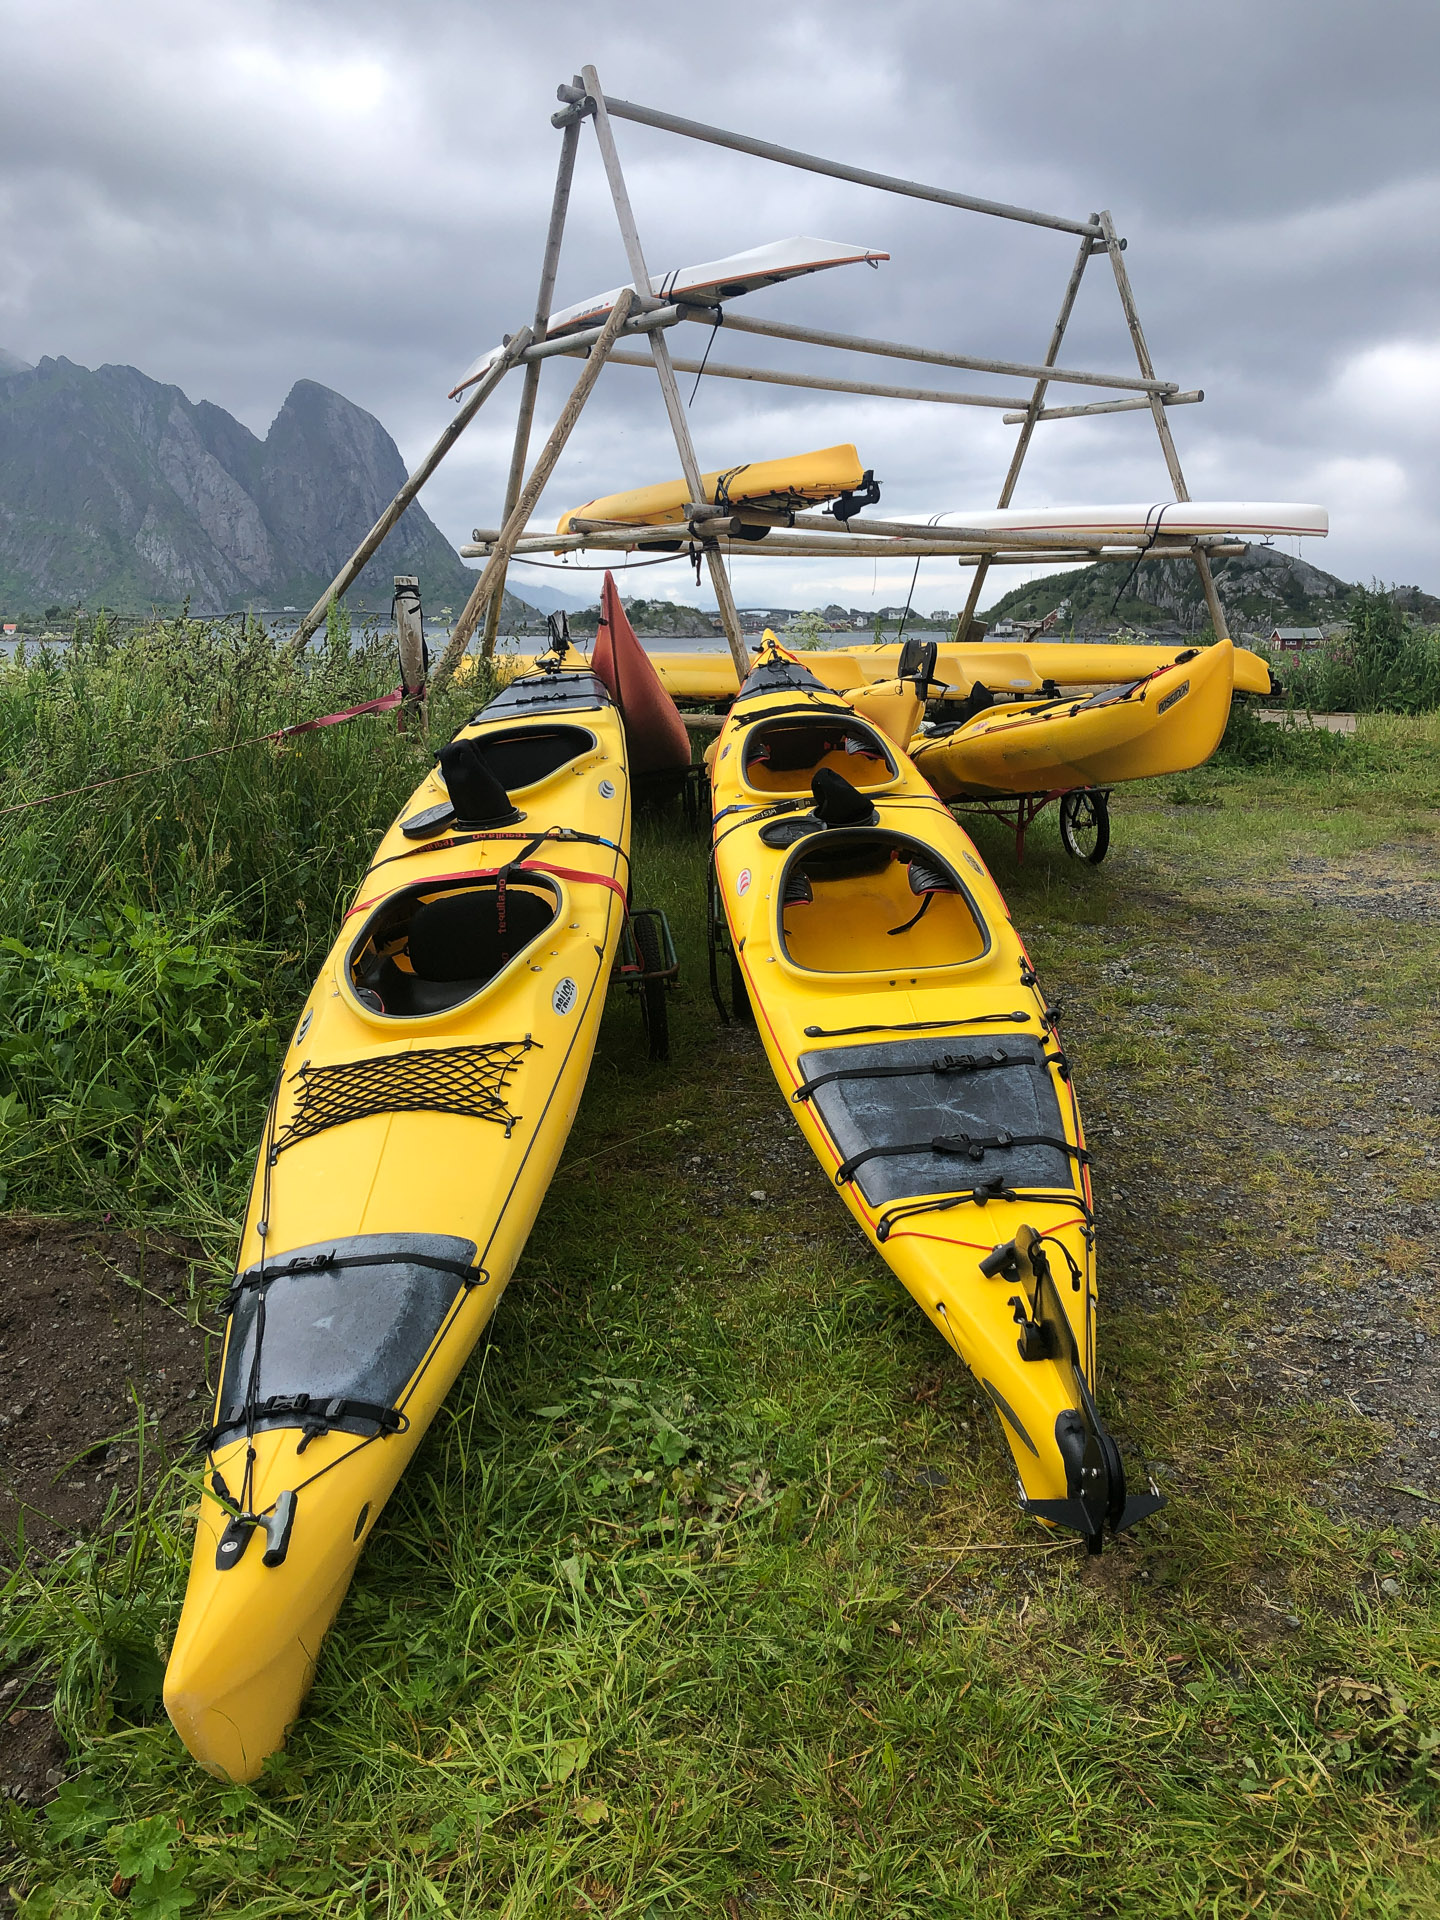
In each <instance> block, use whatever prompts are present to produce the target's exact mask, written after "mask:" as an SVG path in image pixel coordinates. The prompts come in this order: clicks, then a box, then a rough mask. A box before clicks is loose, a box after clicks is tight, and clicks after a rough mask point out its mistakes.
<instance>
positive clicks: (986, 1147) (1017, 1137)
mask: <svg viewBox="0 0 1440 1920" xmlns="http://www.w3.org/2000/svg"><path fill="white" fill-rule="evenodd" d="M1012 1147H1053V1148H1054V1150H1055V1151H1056V1152H1057V1153H1066V1154H1069V1156H1070V1158H1071V1159H1072V1160H1075V1161H1078V1163H1079V1164H1080V1165H1081V1166H1082V1167H1083V1166H1088V1164H1089V1161H1090V1156H1089V1154H1088V1153H1086V1151H1085V1149H1084V1148H1083V1147H1073V1146H1071V1144H1070V1142H1069V1141H1068V1140H1065V1139H1062V1138H1061V1137H1060V1136H1059V1135H1058V1134H1053V1133H1007V1132H1005V1131H1004V1129H1003V1128H1002V1129H1001V1131H1000V1132H999V1133H991V1134H985V1135H980V1134H970V1133H937V1134H935V1135H933V1136H932V1137H931V1138H930V1139H929V1140H902V1141H898V1142H896V1143H895V1144H894V1145H893V1146H888V1147H866V1148H865V1150H864V1152H863V1153H852V1154H851V1156H850V1158H849V1159H848V1160H842V1161H841V1163H840V1166H839V1168H838V1169H837V1170H836V1174H835V1184H836V1186H837V1187H843V1186H844V1185H845V1184H846V1182H847V1181H849V1180H853V1179H854V1177H855V1171H856V1169H857V1168H858V1167H863V1166H864V1164H865V1162H866V1161H867V1160H889V1159H894V1158H897V1157H899V1156H901V1155H910V1154H918V1153H938V1154H941V1155H943V1156H945V1157H947V1158H953V1159H965V1160H975V1161H981V1160H983V1159H984V1158H985V1156H986V1154H987V1153H1005V1152H1007V1151H1008V1150H1009V1149H1010V1148H1012Z"/></svg>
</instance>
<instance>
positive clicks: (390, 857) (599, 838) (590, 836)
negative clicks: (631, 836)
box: [365, 827, 630, 879]
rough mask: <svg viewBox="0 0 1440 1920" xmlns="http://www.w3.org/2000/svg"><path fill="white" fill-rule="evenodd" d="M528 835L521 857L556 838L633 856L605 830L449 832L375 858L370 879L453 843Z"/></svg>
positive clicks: (463, 844) (464, 844)
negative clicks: (397, 863)
mask: <svg viewBox="0 0 1440 1920" xmlns="http://www.w3.org/2000/svg"><path fill="white" fill-rule="evenodd" d="M525 839H529V840H530V841H531V844H530V846H528V847H527V848H526V849H525V851H524V853H522V854H518V855H517V856H516V858H517V859H520V860H528V859H529V858H530V855H531V854H532V853H534V852H535V851H536V849H537V848H538V847H540V846H543V845H545V844H547V843H548V842H549V841H551V840H554V841H557V842H560V843H565V842H571V843H577V842H583V843H584V845H586V846H590V847H608V849H609V850H610V852H611V853H618V854H619V855H620V858H621V859H622V860H623V861H624V862H625V863H626V865H627V866H628V865H629V863H630V856H629V854H628V853H627V852H626V851H625V849H624V848H623V847H621V846H617V845H616V843H615V842H614V841H613V840H606V839H605V838H604V836H603V835H601V834H598V833H580V832H578V831H577V830H576V829H575V828H573V827H546V829H545V831H544V832H543V833H542V834H541V835H540V837H539V839H538V840H536V839H535V838H534V836H533V835H527V834H523V833H452V834H446V835H445V836H444V838H443V839H439V840H422V841H421V842H420V844H419V845H418V846H414V847H406V849H405V851H404V852H403V853H387V854H386V856H385V858H384V859H383V860H375V861H372V862H371V864H370V865H369V866H368V867H367V868H366V870H365V872H366V878H367V879H368V877H369V876H370V875H371V874H372V873H374V872H375V871H376V870H377V869H378V868H380V867H388V866H389V865H390V864H391V862H392V861H394V860H413V859H414V858H415V856H416V855H417V854H421V853H444V852H446V851H448V849H449V848H451V847H469V846H473V845H474V844H475V842H476V841H477V840H485V841H490V840H525ZM510 864H511V865H512V866H513V865H514V864H515V863H514V861H511V863H510Z"/></svg>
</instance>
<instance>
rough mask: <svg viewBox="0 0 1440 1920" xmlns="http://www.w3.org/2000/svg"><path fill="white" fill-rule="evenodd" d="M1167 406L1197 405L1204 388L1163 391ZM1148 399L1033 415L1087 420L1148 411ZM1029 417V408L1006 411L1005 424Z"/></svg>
mask: <svg viewBox="0 0 1440 1920" xmlns="http://www.w3.org/2000/svg"><path fill="white" fill-rule="evenodd" d="M1160 398H1161V400H1162V402H1163V403H1164V405H1165V406H1167V407H1198V406H1199V405H1200V402H1201V401H1202V400H1203V399H1204V398H1205V389H1204V388H1203V387H1196V388H1195V389H1194V390H1193V392H1190V393H1164V394H1162V395H1161V396H1160ZM1149 411H1150V400H1149V397H1148V395H1147V396H1146V398H1145V399H1143V400H1094V401H1092V402H1091V403H1090V405H1089V406H1087V407H1042V408H1041V409H1040V411H1039V413H1037V414H1036V415H1035V418H1036V419H1037V420H1088V419H1089V418H1090V417H1091V415H1092V414H1097V413H1148V412H1149ZM1029 417H1030V413H1029V409H1028V408H1027V409H1026V410H1025V412H1024V413H1007V414H1006V415H1005V425H1006V426H1007V427H1014V426H1018V425H1019V424H1020V422H1021V421H1022V420H1028V419H1029Z"/></svg>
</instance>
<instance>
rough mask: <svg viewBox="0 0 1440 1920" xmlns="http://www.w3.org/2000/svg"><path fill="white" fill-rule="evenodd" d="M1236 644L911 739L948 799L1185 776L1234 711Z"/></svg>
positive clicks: (925, 770)
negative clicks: (1075, 695)
mask: <svg viewBox="0 0 1440 1920" xmlns="http://www.w3.org/2000/svg"><path fill="white" fill-rule="evenodd" d="M1234 651H1235V650H1234V648H1233V647H1232V646H1231V644H1230V642H1229V641H1228V640H1221V641H1219V642H1218V643H1217V644H1216V645H1215V646H1213V647H1207V648H1206V649H1205V651H1204V652H1203V653H1200V654H1197V655H1196V656H1195V658H1194V659H1193V660H1190V661H1187V662H1186V663H1185V664H1184V665H1183V666H1175V667H1162V668H1161V669H1160V670H1159V671H1158V672H1156V673H1153V674H1152V675H1151V676H1150V677H1149V678H1148V679H1146V680H1140V681H1137V682H1136V683H1135V684H1134V685H1132V686H1130V687H1127V688H1122V689H1119V690H1118V691H1116V690H1112V691H1109V692H1106V693H1101V694H1092V695H1090V697H1089V698H1088V699H1083V700H1073V699H1072V700H1041V701H1021V702H1018V703H1017V704H1015V705H1010V706H997V707H990V708H987V709H986V710H985V711H984V712H983V713H978V714H976V716H975V717H974V719H973V720H967V721H965V722H964V723H963V724H962V725H961V726H959V727H957V728H955V729H954V730H953V731H952V732H949V733H941V734H937V735H934V736H926V735H921V736H920V737H918V738H917V739H915V740H914V741H912V743H911V747H910V751H911V755H912V757H913V759H914V762H915V765H916V766H917V767H918V768H919V770H920V772H921V773H922V774H923V775H924V776H925V778H926V779H927V780H928V781H929V782H930V784H931V786H932V787H934V789H935V791H936V793H938V794H939V795H940V797H941V798H942V799H943V800H955V799H961V798H964V799H980V798H995V797H1001V796H1004V795H1007V794H1022V793H1025V794H1029V793H1053V792H1060V791H1063V790H1066V789H1069V788H1072V787H1108V786H1112V785H1114V784H1116V783H1118V782H1119V781H1122V780H1146V779H1150V778H1153V777H1154V776H1155V775H1156V774H1162V773H1183V772H1184V771H1185V770H1186V769H1187V768H1190V767H1198V766H1200V765H1201V763H1202V762H1203V761H1206V760H1208V759H1209V758H1210V756H1211V754H1212V753H1214V751H1215V749H1216V748H1217V747H1218V746H1219V744H1220V740H1221V736H1222V735H1223V734H1224V732H1225V722H1226V721H1227V720H1228V719H1229V717H1230V692H1231V685H1232V662H1233V657H1234Z"/></svg>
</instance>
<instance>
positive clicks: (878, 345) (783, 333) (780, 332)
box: [687, 310, 1180, 393]
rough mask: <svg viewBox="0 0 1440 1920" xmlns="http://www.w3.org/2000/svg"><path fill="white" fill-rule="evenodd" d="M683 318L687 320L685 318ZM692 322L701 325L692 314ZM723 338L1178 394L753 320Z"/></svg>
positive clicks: (1101, 376)
mask: <svg viewBox="0 0 1440 1920" xmlns="http://www.w3.org/2000/svg"><path fill="white" fill-rule="evenodd" d="M687 317H689V316H687ZM694 318H695V319H697V320H700V321H702V322H703V320H704V318H705V315H704V314H703V313H702V312H699V311H698V310H697V311H696V313H695V314H694ZM725 329H726V331H727V332H728V333H759V334H764V335H765V336H766V337H767V338H768V339H771V340H798V341H800V342H801V343H802V344H803V345H805V346H811V347H840V348H843V349H844V350H845V351H846V352H847V353H872V354H877V355H879V356H880V357H881V358H882V359H888V360H914V361H917V362H919V363H920V364H921V365H923V366H928V367H960V368H962V369H963V370H964V371H965V372H967V373H999V374H1008V375H1010V376H1012V377H1013V378H1015V379H1018V380H1044V381H1046V382H1049V381H1052V380H1059V381H1061V382H1063V383H1064V384H1066V385H1068V386H1072V387H1120V388H1122V389H1123V390H1124V391H1125V392H1127V393H1135V392H1143V393H1178V392H1179V391H1180V383H1179V382H1178V381H1176V380H1157V379H1156V378H1155V376H1154V374H1153V373H1149V374H1145V375H1143V376H1142V377H1141V378H1140V379H1138V380H1137V379H1135V377H1134V376H1133V375H1131V374H1123V373H1082V372H1080V371H1079V369H1078V368H1075V367H1047V366H1037V365H1036V363H1035V362H1034V361H1033V360H985V359H981V358H980V357H979V356H978V355H976V354H973V353H943V352H941V350H940V349H939V348H938V347H909V346H904V345H902V344H901V343H900V342H898V341H895V340H867V339H865V338H864V337H863V336H861V335H859V334H849V333H825V332H822V331H821V330H820V329H819V328H817V327H793V326H791V325H790V324H789V323H788V322H787V321H782V320H756V319H753V318H751V317H750V316H749V315H746V314H740V313H730V312H728V311H727V312H726V314H725Z"/></svg>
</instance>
